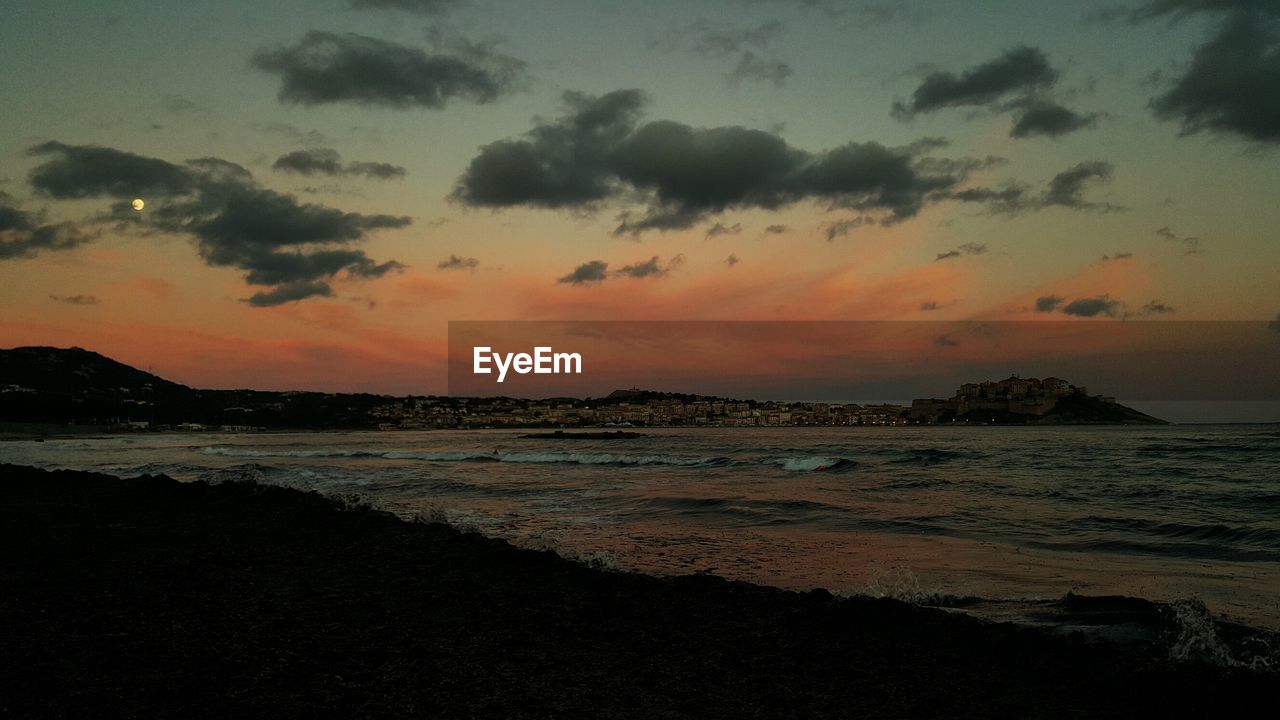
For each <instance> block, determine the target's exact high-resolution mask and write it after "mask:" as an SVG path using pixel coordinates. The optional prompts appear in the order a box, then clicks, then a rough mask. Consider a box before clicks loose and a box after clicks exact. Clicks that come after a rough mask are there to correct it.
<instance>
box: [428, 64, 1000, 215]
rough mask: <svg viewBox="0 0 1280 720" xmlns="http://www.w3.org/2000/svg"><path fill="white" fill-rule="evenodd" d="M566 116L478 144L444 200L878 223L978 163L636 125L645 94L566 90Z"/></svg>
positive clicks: (932, 143) (912, 207)
mask: <svg viewBox="0 0 1280 720" xmlns="http://www.w3.org/2000/svg"><path fill="white" fill-rule="evenodd" d="M565 100H566V105H567V106H568V112H567V114H566V115H565V116H564V117H562V118H560V119H558V120H556V121H550V122H547V121H544V122H541V123H539V124H538V125H537V126H536V127H535V128H534V129H533V130H532V131H530V132H529V133H528V134H526V136H525V137H523V138H521V139H516V140H500V141H498V142H495V143H491V144H489V145H486V146H484V147H483V148H481V150H480V153H479V154H478V155H477V156H476V157H475V158H474V159H473V160H472V161H471V163H470V164H469V166H468V167H467V169H466V171H465V172H464V173H463V175H462V177H461V178H459V180H458V183H457V186H456V188H455V190H454V193H453V198H454V199H456V200H458V201H460V202H462V203H463V204H466V205H469V206H472V207H490V208H499V207H514V206H527V207H540V208H552V209H573V210H578V211H583V210H594V209H596V208H598V207H600V206H601V205H603V204H604V203H605V202H607V201H615V202H633V201H635V200H636V199H637V198H639V199H640V202H642V203H644V205H645V206H646V207H645V212H644V214H643V215H641V216H639V217H635V216H633V215H631V214H629V213H624V214H623V216H622V218H621V220H622V222H621V223H620V225H619V227H618V229H617V231H616V232H617V233H619V234H624V233H637V232H641V231H645V230H652V229H658V230H663V229H682V228H688V227H690V226H691V225H694V224H696V223H698V222H699V221H701V220H703V219H704V218H706V217H708V216H712V215H716V214H718V213H721V212H723V211H725V210H728V209H748V208H759V209H767V210H775V209H779V208H782V207H784V206H787V205H790V204H792V203H796V202H799V201H802V200H810V201H817V202H820V203H823V204H825V205H826V206H827V207H829V208H831V209H850V210H858V211H864V212H877V213H879V214H880V216H881V217H880V218H879V220H880V222H882V223H886V224H888V223H893V222H898V221H901V220H905V219H907V218H910V217H913V216H915V215H916V214H917V213H918V212H919V211H920V210H921V208H923V207H924V206H925V205H926V204H927V203H929V202H931V201H933V200H937V199H943V198H944V197H945V193H946V192H949V191H952V190H953V188H954V187H955V186H956V185H957V184H959V183H960V182H961V181H962V180H963V179H964V178H965V177H966V175H967V174H968V173H969V172H970V171H971V170H973V169H975V168H977V167H982V166H985V161H977V160H972V159H965V160H949V159H945V158H937V157H931V156H930V155H929V153H930V152H932V151H934V150H936V149H937V148H938V147H940V145H941V143H940V141H938V140H936V139H928V140H925V141H922V142H918V143H914V144H912V145H909V146H906V147H897V148H892V147H886V146H884V145H881V144H879V143H875V142H867V143H849V144H847V145H844V146H841V147H837V148H835V149H832V150H828V151H825V152H820V153H813V152H808V151H805V150H800V149H798V148H794V147H791V146H789V145H788V144H787V143H786V141H784V140H783V139H782V138H780V137H778V136H777V135H776V134H773V133H769V132H765V131H761V130H751V129H747V128H743V127H738V126H727V127H713V128H697V127H692V126H689V125H685V124H682V123H678V122H673V121H655V122H649V123H645V124H640V123H639V117H640V111H641V108H642V106H643V104H644V96H643V95H642V94H641V93H640V92H639V91H636V90H619V91H615V92H612V93H609V94H607V95H603V96H600V97H592V96H588V95H583V94H579V93H569V94H567V95H566V97H565Z"/></svg>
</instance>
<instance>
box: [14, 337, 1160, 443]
mask: <svg viewBox="0 0 1280 720" xmlns="http://www.w3.org/2000/svg"><path fill="white" fill-rule="evenodd" d="M0 371H2V372H0V430H5V431H8V432H14V433H37V434H38V433H47V432H102V431H121V432H145V431H176V432H183V431H185V432H210V431H223V432H256V431H262V430H308V429H309V430H324V429H328V430H431V429H451V428H457V429H478V428H585V427H628V426H629V427H658V426H664V427H797V426H799V427H805V426H810V427H814V426H816V427H840V426H859V425H908V424H939V423H947V424H951V423H976V424H1061V423H1072V424H1075V423H1130V422H1144V423H1147V422H1156V423H1159V422H1162V421H1160V420H1158V419H1156V418H1151V417H1149V416H1146V415H1143V414H1142V413H1139V412H1138V411H1136V410H1132V409H1130V408H1126V407H1124V406H1123V405H1118V404H1116V402H1115V398H1112V397H1104V396H1091V395H1089V394H1088V391H1087V389H1086V388H1084V387H1079V386H1076V385H1073V384H1071V383H1070V382H1067V381H1066V380H1062V379H1060V378H1055V377H1048V378H1044V379H1043V380H1041V379H1038V378H1022V377H1018V376H1017V375H1012V376H1010V377H1008V378H1005V379H1004V380H998V381H987V382H978V383H966V384H964V385H961V386H960V387H959V388H958V389H957V390H956V392H955V394H954V395H953V396H952V397H951V398H948V399H937V398H922V399H917V400H914V401H912V403H911V405H910V406H902V405H893V404H866V405H863V404H857V403H825V402H778V401H758V400H735V399H731V398H721V397H710V396H705V395H690V394H679V393H664V392H654V391H648V390H640V389H638V388H632V389H630V390H617V391H614V392H612V393H610V394H609V395H607V396H604V397H600V398H587V399H579V398H569V397H564V398H549V399H540V400H532V399H521V398H512V397H483V398H481V397H449V396H411V397H390V396H386V395H368V394H350V393H320V392H299V391H290V392H272V391H261V390H199V389H195V388H189V387H186V386H184V385H178V384H176V383H172V382H169V381H167V380H164V379H162V378H159V377H156V376H155V375H152V374H150V373H146V372H143V371H141V370H137V369H135V368H131V367H129V366H127V365H123V364H121V363H117V362H115V361H113V360H111V359H109V358H106V357H103V356H101V355H98V354H97V353H92V352H89V351H85V350H80V349H78V348H77V349H71V350H61V349H58V348H18V349H14V350H8V351H0Z"/></svg>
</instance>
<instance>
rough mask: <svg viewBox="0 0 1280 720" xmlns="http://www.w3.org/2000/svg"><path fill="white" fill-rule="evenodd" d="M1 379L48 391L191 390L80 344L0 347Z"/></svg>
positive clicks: (39, 390)
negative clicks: (79, 346) (79, 345)
mask: <svg viewBox="0 0 1280 720" xmlns="http://www.w3.org/2000/svg"><path fill="white" fill-rule="evenodd" d="M0 383H3V384H4V385H16V386H18V387H20V388H25V389H28V390H35V391H37V392H48V393H85V392H94V391H99V392H107V391H119V390H122V389H123V390H127V391H129V392H130V393H151V392H165V391H169V392H173V391H190V390H191V388H189V387H187V386H185V385H179V384H178V383H175V382H170V381H168V380H165V379H164V378H161V377H157V376H155V375H152V374H151V373H149V372H143V371H142V370H139V369H137V368H135V367H130V366H128V365H125V364H124V363H122V362H117V361H115V360H112V359H111V358H109V357H106V356H105V355H100V354H98V353H96V352H93V351H92V350H85V349H82V348H78V347H73V348H67V349H63V348H55V347H17V348H13V349H11V350H0Z"/></svg>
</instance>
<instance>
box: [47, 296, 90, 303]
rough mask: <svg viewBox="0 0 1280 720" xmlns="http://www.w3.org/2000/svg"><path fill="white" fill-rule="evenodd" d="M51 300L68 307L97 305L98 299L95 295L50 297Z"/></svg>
mask: <svg viewBox="0 0 1280 720" xmlns="http://www.w3.org/2000/svg"><path fill="white" fill-rule="evenodd" d="M49 299H50V300H52V301H54V302H57V303H64V304H66V305H97V304H98V298H97V297H95V296H93V295H50V296H49Z"/></svg>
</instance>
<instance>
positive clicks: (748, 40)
mask: <svg viewBox="0 0 1280 720" xmlns="http://www.w3.org/2000/svg"><path fill="white" fill-rule="evenodd" d="M785 32H786V26H784V25H783V24H782V23H781V22H779V21H778V20H767V21H765V22H762V23H760V24H759V25H756V26H753V27H725V26H718V25H715V24H713V23H712V22H711V21H709V20H706V19H700V20H696V21H694V22H693V23H692V24H690V25H689V28H688V30H687V31H686V32H685V33H683V34H677V37H679V36H680V35H688V36H691V39H690V40H689V49H690V50H692V51H693V52H695V53H697V54H699V55H705V56H707V57H728V56H730V55H733V54H735V53H738V52H742V51H744V50H747V49H749V48H755V49H757V50H763V49H765V48H767V47H768V46H769V44H770V43H772V42H773V41H774V40H777V39H778V38H779V37H781V36H782V35H783V33H785ZM680 39H681V40H683V37H680Z"/></svg>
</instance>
